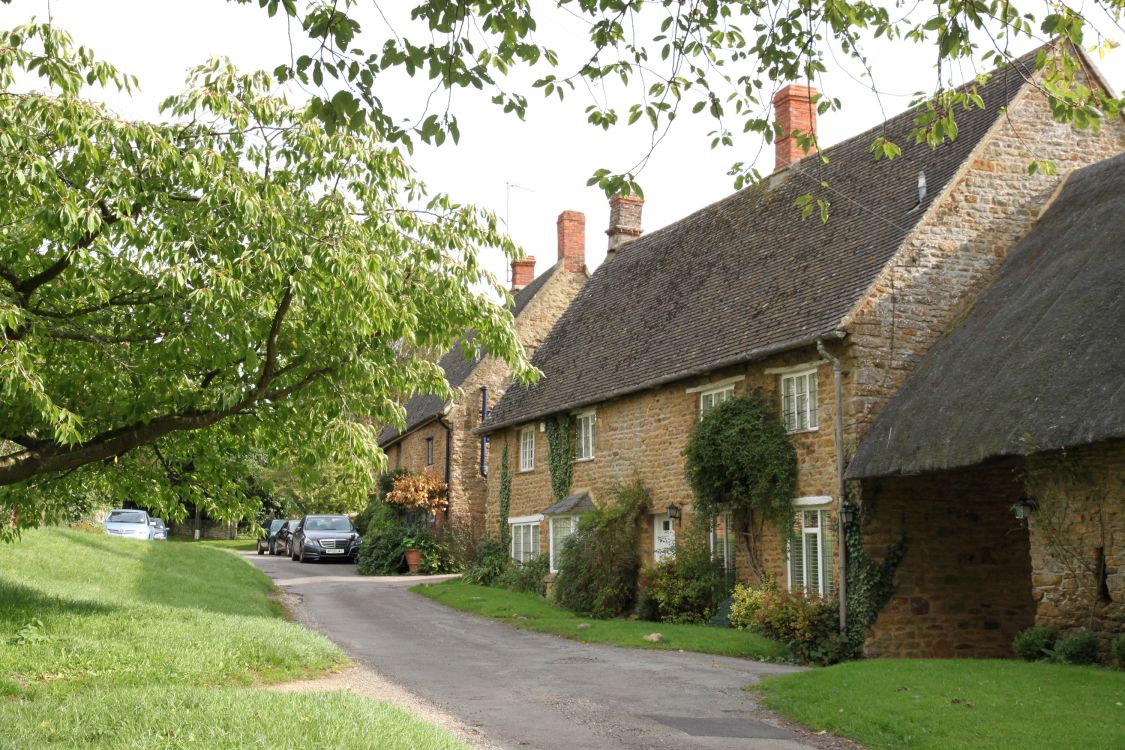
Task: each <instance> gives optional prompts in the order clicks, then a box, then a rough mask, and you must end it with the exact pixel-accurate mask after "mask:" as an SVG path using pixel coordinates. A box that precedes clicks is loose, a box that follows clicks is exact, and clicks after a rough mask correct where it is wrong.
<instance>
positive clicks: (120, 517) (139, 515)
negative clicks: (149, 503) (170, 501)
mask: <svg viewBox="0 0 1125 750" xmlns="http://www.w3.org/2000/svg"><path fill="white" fill-rule="evenodd" d="M106 521H107V522H109V523H146V520H145V514H144V511H140V510H115V511H113V512H112V513H110V514H109V518H107V519H106Z"/></svg>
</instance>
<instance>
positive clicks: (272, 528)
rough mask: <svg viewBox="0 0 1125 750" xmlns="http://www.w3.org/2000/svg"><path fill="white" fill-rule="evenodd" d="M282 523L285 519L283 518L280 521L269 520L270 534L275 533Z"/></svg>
mask: <svg viewBox="0 0 1125 750" xmlns="http://www.w3.org/2000/svg"><path fill="white" fill-rule="evenodd" d="M284 525H285V521H284V520H281V521H271V522H270V533H271V534H273V533H275V532H276V531H278V530H279V529H280V528H281V527H282V526H284Z"/></svg>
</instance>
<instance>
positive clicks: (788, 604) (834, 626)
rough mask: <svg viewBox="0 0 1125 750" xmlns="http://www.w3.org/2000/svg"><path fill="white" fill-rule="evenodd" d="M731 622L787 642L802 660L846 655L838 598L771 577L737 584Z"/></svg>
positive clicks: (829, 660) (831, 660)
mask: <svg viewBox="0 0 1125 750" xmlns="http://www.w3.org/2000/svg"><path fill="white" fill-rule="evenodd" d="M730 622H731V625H734V626H735V627H742V628H746V629H749V630H753V631H755V632H757V633H759V634H761V635H764V636H766V637H767V638H772V639H774V640H775V641H780V642H782V643H784V644H786V645H787V646H789V649H790V651H791V652H792V653H793V656H795V657H796V658H797V659H799V660H801V661H803V662H808V663H812V664H832V663H835V662H837V661H840V659H842V658H844V657H845V656H846V655H847V650H848V649H847V644H846V643H845V641H844V639H843V638H841V637H840V633H839V626H840V620H839V617H838V615H837V607H836V603H835V601H833V600H828V599H818V598H815V597H807V596H805V595H804V594H801V593H793V592H791V591H784V590H781V589H778V588H777V586H776V585H775V584H773V583H772V582H771V581H767V582H766V584H765V585H763V586H760V587H749V586H738V587H737V588H736V589H735V591H734V594H733V603H732V605H731V613H730Z"/></svg>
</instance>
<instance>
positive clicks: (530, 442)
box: [520, 426, 535, 472]
mask: <svg viewBox="0 0 1125 750" xmlns="http://www.w3.org/2000/svg"><path fill="white" fill-rule="evenodd" d="M534 469H535V427H534V426H530V427H524V428H523V429H522V430H520V471H521V472H523V471H532V470H534Z"/></svg>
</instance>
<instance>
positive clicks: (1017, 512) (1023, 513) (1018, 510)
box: [1011, 497, 1039, 521]
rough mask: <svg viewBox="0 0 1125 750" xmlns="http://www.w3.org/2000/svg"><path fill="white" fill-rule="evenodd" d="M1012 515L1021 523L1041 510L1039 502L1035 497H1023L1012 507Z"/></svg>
mask: <svg viewBox="0 0 1125 750" xmlns="http://www.w3.org/2000/svg"><path fill="white" fill-rule="evenodd" d="M1011 510H1012V515H1013V516H1015V517H1016V518H1018V519H1020V520H1021V521H1022V520H1023V519H1025V518H1027V517H1028V516H1030V515H1031V514H1032V513H1034V512H1035V511H1037V510H1039V501H1038V500H1036V499H1035V498H1034V497H1021V498H1020V499H1019V500H1017V501H1016V502H1015V504H1014V505H1012V508H1011Z"/></svg>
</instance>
